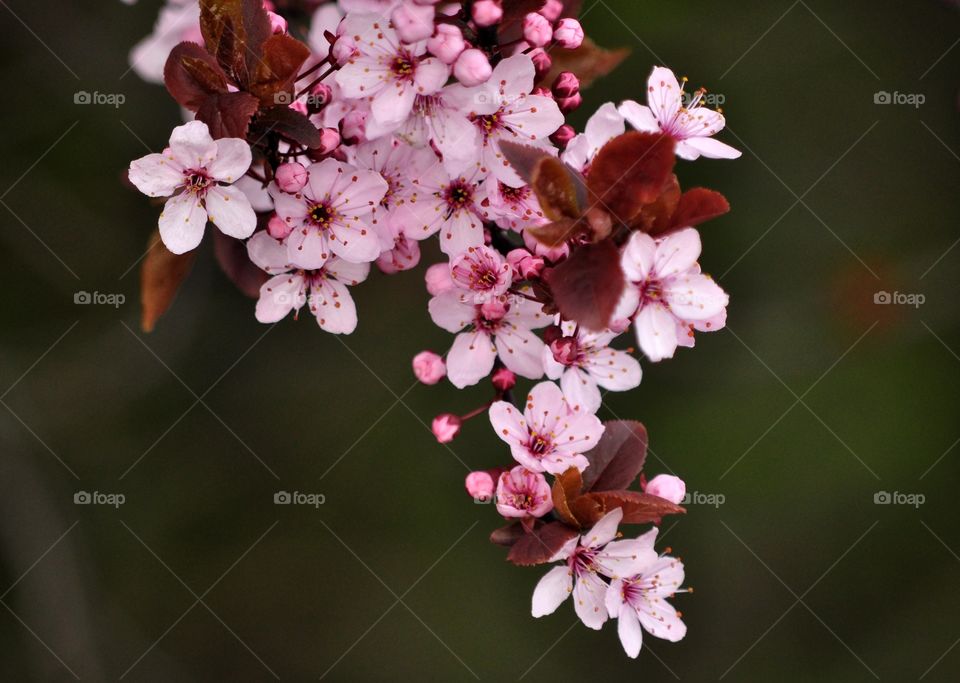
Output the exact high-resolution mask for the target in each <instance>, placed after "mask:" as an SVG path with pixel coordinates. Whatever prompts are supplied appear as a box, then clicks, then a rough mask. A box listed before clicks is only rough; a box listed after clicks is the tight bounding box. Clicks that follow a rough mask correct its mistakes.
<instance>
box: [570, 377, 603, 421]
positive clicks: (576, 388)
mask: <svg viewBox="0 0 960 683" xmlns="http://www.w3.org/2000/svg"><path fill="white" fill-rule="evenodd" d="M560 388H561V389H563V395H564V396H566V397H567V403H569V404H570V406H571V407H572V408H577V407H579V408H580V410H582V411H584V412H587V413H595V412H597V410H598V409H599V408H600V404H601V403H602V402H603V399H602V397H601V396H600V389H599V388H598V387H597V382H596V380H594V379H593V378H592V377H591V376H590V375H588V374H587V373H586V372H584V371H583V370H581V369H580V368H567V369H566V370H565V371H564V373H563V376H562V377H561V378H560Z"/></svg>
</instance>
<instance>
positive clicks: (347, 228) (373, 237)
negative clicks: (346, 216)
mask: <svg viewBox="0 0 960 683" xmlns="http://www.w3.org/2000/svg"><path fill="white" fill-rule="evenodd" d="M329 233H330V241H329V242H330V251H332V252H333V253H334V254H336V255H337V256H339V257H340V258H342V259H343V260H345V261H350V262H352V263H368V262H370V261H375V260H376V259H377V257H378V256H380V240H379V239H378V238H377V234H376V233H375V232H374V231H373V230H372V229H371V228H370V227H368V226H367V225H366V224H365V223H361V222H357V221H350V222H341V221H336V222H334V223H331V224H330V228H329Z"/></svg>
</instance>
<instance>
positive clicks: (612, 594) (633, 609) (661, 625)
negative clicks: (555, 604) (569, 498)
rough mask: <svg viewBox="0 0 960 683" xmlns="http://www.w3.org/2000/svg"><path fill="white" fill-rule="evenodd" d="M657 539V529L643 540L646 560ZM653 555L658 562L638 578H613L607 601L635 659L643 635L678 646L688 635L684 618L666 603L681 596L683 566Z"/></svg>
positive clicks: (627, 647)
mask: <svg viewBox="0 0 960 683" xmlns="http://www.w3.org/2000/svg"><path fill="white" fill-rule="evenodd" d="M656 537H657V529H656V528H653V529H651V530H650V531H649V532H647V533H646V534H644V535H643V536H641V537H640V539H639V540H640V541H641V542H642V543H643V547H644V555H645V556H647V555H648V554H649V552H653V551H652V548H653V544H654V541H655V540H656ZM653 554H654V558H653V559H652V560H648V562H647V563H646V565H645V566H643V567H642V568H641V569H640V570H638V571H637V572H636V573H635V574H633V575H628V573H624V574H622V575H621V577H619V578H613V579H612V580H611V581H610V586H609V587H608V588H607V593H606V597H605V600H604V603H605V606H606V611H607V615H608V616H609V617H610V618H611V619H616V620H617V633H618V635H619V636H620V643H621V644H622V645H623V649H624V651H625V652H626V653H627V656H629V657H632V658H636V657H637V655H639V654H640V648H641V645H642V643H643V631H646V632H647V633H649V634H650V635H652V636H655V637H657V638H663V639H664V640H669V641H670V642H674V643H675V642H677V641H679V640H682V639H683V637H684V636H685V635H686V634H687V626H686V624H684V623H683V621H681V619H680V614H679V613H678V612H677V610H675V609H674V608H673V605H671V604H670V603H668V602H667V600H666V599H667V598H669V597H672V596H673V595H674V594H675V593H677V592H680V586H681V584H682V583H683V579H684V570H683V562H681V561H680V560H678V559H677V558H674V557H670V556H668V555H663V556H660V557H657V556H656V553H653ZM641 627H642V629H641Z"/></svg>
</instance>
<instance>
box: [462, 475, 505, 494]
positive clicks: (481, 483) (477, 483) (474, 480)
mask: <svg viewBox="0 0 960 683" xmlns="http://www.w3.org/2000/svg"><path fill="white" fill-rule="evenodd" d="M464 486H466V488H467V493H469V494H470V497H471V498H473V499H474V500H484V501H486V500H490V499H491V498H492V497H493V492H494V491H495V490H496V488H497V482H496V480H495V479H494V478H493V476H492V475H491V474H490V472H487V471H486V470H478V471H476V472H471V473H470V474H468V475H467V479H466V481H464Z"/></svg>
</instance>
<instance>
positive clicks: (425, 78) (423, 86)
mask: <svg viewBox="0 0 960 683" xmlns="http://www.w3.org/2000/svg"><path fill="white" fill-rule="evenodd" d="M449 77H450V67H448V66H447V65H446V64H444V63H443V62H441V61H440V60H439V59H437V58H436V57H428V58H427V59H421V60H420V61H419V62H418V63H417V70H416V71H415V72H414V74H413V82H414V83H415V84H416V86H417V94H418V95H432V94H433V93H435V92H437V91H438V90H439V89H440V88H442V87H443V86H444V84H445V83H446V82H447V79H448V78H449Z"/></svg>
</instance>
